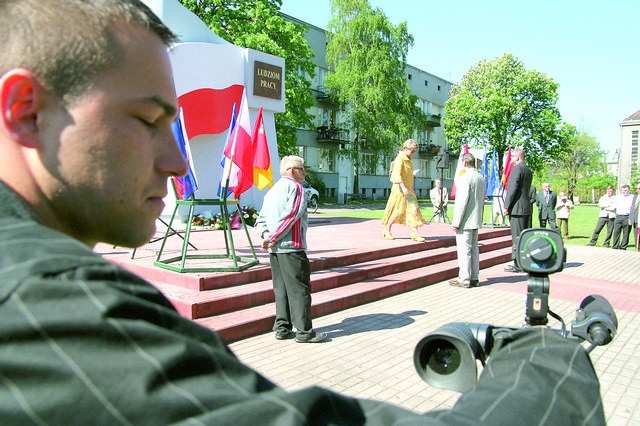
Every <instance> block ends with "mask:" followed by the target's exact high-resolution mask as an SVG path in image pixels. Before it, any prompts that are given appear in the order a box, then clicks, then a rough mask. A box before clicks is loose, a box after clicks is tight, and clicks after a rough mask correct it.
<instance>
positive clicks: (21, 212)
mask: <svg viewBox="0 0 640 426" xmlns="http://www.w3.org/2000/svg"><path fill="white" fill-rule="evenodd" d="M0 39H2V40H3V43H4V48H3V49H2V50H0V110H1V113H0V152H2V155H0V200H1V202H0V291H1V292H2V302H1V305H0V306H1V307H2V309H0V336H2V344H1V345H0V375H1V376H2V383H3V386H0V401H2V404H0V419H1V420H2V424H7V425H24V424H47V425H76V424H86V423H91V424H95V425H114V424H134V425H142V424H150V425H159V424H178V423H180V424H200V425H221V424H237V425H242V424H251V425H256V424H269V425H275V424H408V423H413V424H416V423H420V424H433V425H436V424H442V423H448V424H460V423H464V422H467V423H468V422H469V419H482V421H483V422H485V423H487V424H500V423H502V424H513V423H516V422H524V423H525V424H529V423H537V422H538V420H539V418H540V413H541V412H545V413H548V415H549V416H551V418H558V419H567V418H568V419H572V421H574V422H578V423H581V424H604V421H605V420H604V412H603V409H602V401H601V398H600V388H599V384H598V380H597V377H596V374H595V371H594V370H593V366H592V364H591V362H590V360H589V356H588V354H587V352H586V351H585V350H584V349H583V348H582V347H581V346H579V345H577V344H575V343H574V342H571V341H568V340H567V339H564V338H562V337H560V336H558V334H557V333H555V332H554V331H552V330H548V329H545V328H529V329H522V330H517V331H513V332H508V333H506V335H505V337H504V339H503V338H500V339H498V340H497V341H496V342H495V343H494V348H495V349H494V351H493V352H492V354H491V358H490V360H489V361H488V364H487V370H486V371H485V372H483V374H482V375H481V377H480V380H479V382H478V385H477V386H476V388H475V389H474V391H472V392H469V393H467V394H465V395H463V396H462V398H461V399H460V400H459V401H458V402H457V403H456V405H455V407H453V408H452V409H450V410H440V411H434V412H430V413H426V414H422V415H420V414H417V413H414V412H410V411H407V410H403V409H401V408H398V407H395V406H393V405H390V404H385V403H382V402H379V401H372V400H358V399H354V398H350V397H346V396H343V395H340V394H338V393H335V392H332V391H329V390H327V389H323V388H319V387H316V386H312V387H308V388H304V389H299V390H295V391H291V392H289V391H286V390H284V389H282V388H280V387H279V386H277V385H276V384H274V383H273V382H271V381H270V380H268V379H266V378H265V377H264V376H262V375H260V374H259V373H257V372H255V371H254V370H252V369H251V368H249V367H247V366H246V365H244V364H243V363H242V362H240V360H238V358H237V357H236V356H235V355H234V354H233V352H232V351H231V350H230V349H229V347H228V346H227V345H226V344H225V343H224V342H223V341H222V340H221V338H220V337H219V335H218V334H217V333H216V332H215V331H213V330H210V329H208V328H205V327H202V326H200V325H198V324H196V323H195V322H193V321H191V320H188V319H186V318H184V317H182V316H181V315H179V313H178V312H177V311H176V310H175V308H174V307H173V306H172V305H171V303H170V302H169V301H168V300H167V299H166V298H165V297H164V296H163V295H162V293H161V292H160V291H158V290H157V289H156V288H155V287H153V286H152V285H151V284H150V283H148V282H146V281H145V280H143V279H142V278H140V277H138V276H136V275H135V274H133V273H131V272H129V271H127V270H125V269H123V268H121V267H119V266H116V265H114V264H112V263H110V262H108V261H107V260H105V259H103V258H102V257H101V256H99V255H98V254H96V253H94V252H93V251H92V247H93V246H94V245H95V244H96V243H97V242H104V243H109V244H117V245H121V246H127V247H137V246H140V245H143V244H145V243H146V242H147V241H148V240H149V238H150V237H151V236H152V235H153V233H154V232H155V223H156V220H157V218H158V216H159V214H160V213H161V211H162V209H163V206H164V202H163V201H162V200H163V198H164V197H165V196H166V195H167V179H168V178H170V177H172V176H180V175H184V174H185V173H186V172H187V166H186V162H185V161H184V159H183V158H182V157H181V155H180V150H179V148H178V146H177V144H176V142H175V140H174V137H173V134H172V131H171V123H172V121H173V120H174V119H175V118H176V115H177V107H178V105H177V102H176V94H175V89H174V83H173V77H172V71H171V64H170V61H169V56H168V54H167V47H168V46H170V44H171V43H172V42H173V41H175V37H174V35H173V33H172V32H171V31H170V30H168V29H167V27H166V26H164V25H163V24H162V22H160V21H159V20H158V19H157V17H155V15H153V13H152V12H151V11H150V10H149V9H148V8H147V7H146V6H145V5H144V4H143V3H141V2H140V1H137V0H94V1H82V0H48V1H46V2H42V1H41V0H0ZM296 173H297V172H296ZM516 366H517V367H516ZM516 370H517V374H516ZM489 371H491V373H489ZM533 382H535V386H533V387H532V386H531V383H533Z"/></svg>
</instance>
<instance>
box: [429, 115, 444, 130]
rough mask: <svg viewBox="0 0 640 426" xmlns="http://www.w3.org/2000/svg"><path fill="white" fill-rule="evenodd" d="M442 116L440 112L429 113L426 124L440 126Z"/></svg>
mask: <svg viewBox="0 0 640 426" xmlns="http://www.w3.org/2000/svg"><path fill="white" fill-rule="evenodd" d="M441 118H442V117H441V116H440V114H427V121H425V125H426V126H427V127H440V126H441V124H440V119H441Z"/></svg>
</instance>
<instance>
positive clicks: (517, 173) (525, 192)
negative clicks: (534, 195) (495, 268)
mask: <svg viewBox="0 0 640 426" xmlns="http://www.w3.org/2000/svg"><path fill="white" fill-rule="evenodd" d="M511 162H512V163H514V165H513V169H511V174H510V175H509V180H508V181H507V198H506V199H505V203H504V214H505V216H507V215H508V216H509V224H510V225H511V238H512V240H513V243H512V252H511V258H512V259H513V264H512V265H508V266H507V267H506V268H505V269H504V270H505V271H507V272H521V271H522V269H520V267H519V266H518V265H517V263H516V248H517V247H518V238H519V237H520V233H521V232H522V231H523V230H524V229H526V228H527V227H529V224H530V223H531V213H532V211H533V208H532V206H531V201H530V198H529V191H530V190H531V181H532V180H533V172H532V171H531V169H530V168H529V167H528V166H527V165H526V164H525V163H524V151H523V150H522V148H516V149H514V150H513V151H512V152H511Z"/></svg>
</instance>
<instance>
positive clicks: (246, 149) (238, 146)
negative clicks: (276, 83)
mask: <svg viewBox="0 0 640 426" xmlns="http://www.w3.org/2000/svg"><path fill="white" fill-rule="evenodd" d="M224 155H225V157H227V158H228V159H230V160H231V162H232V163H233V164H234V165H236V166H237V169H236V170H235V171H234V174H235V176H228V177H229V182H230V184H229V189H230V190H231V191H232V192H233V195H234V196H235V197H236V198H238V197H239V196H240V194H242V193H243V192H245V191H246V190H248V189H249V188H251V187H252V186H253V157H254V149H253V143H252V142H251V123H250V121H249V106H248V105H247V97H246V94H245V92H244V90H243V92H242V101H241V102H240V111H239V112H238V121H237V123H236V125H235V126H234V128H233V131H232V132H231V136H230V138H229V141H228V142H227V145H226V146H225V148H224ZM226 177H227V176H225V177H223V179H226ZM234 183H235V185H234Z"/></svg>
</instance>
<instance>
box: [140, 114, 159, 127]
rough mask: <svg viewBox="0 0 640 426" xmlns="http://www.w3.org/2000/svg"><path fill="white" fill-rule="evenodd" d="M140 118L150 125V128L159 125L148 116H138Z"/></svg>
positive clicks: (146, 124)
mask: <svg viewBox="0 0 640 426" xmlns="http://www.w3.org/2000/svg"><path fill="white" fill-rule="evenodd" d="M138 120H139V121H140V122H142V124H144V125H145V126H146V127H149V128H155V127H156V126H157V125H156V123H155V121H153V120H150V119H148V118H144V117H138Z"/></svg>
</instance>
